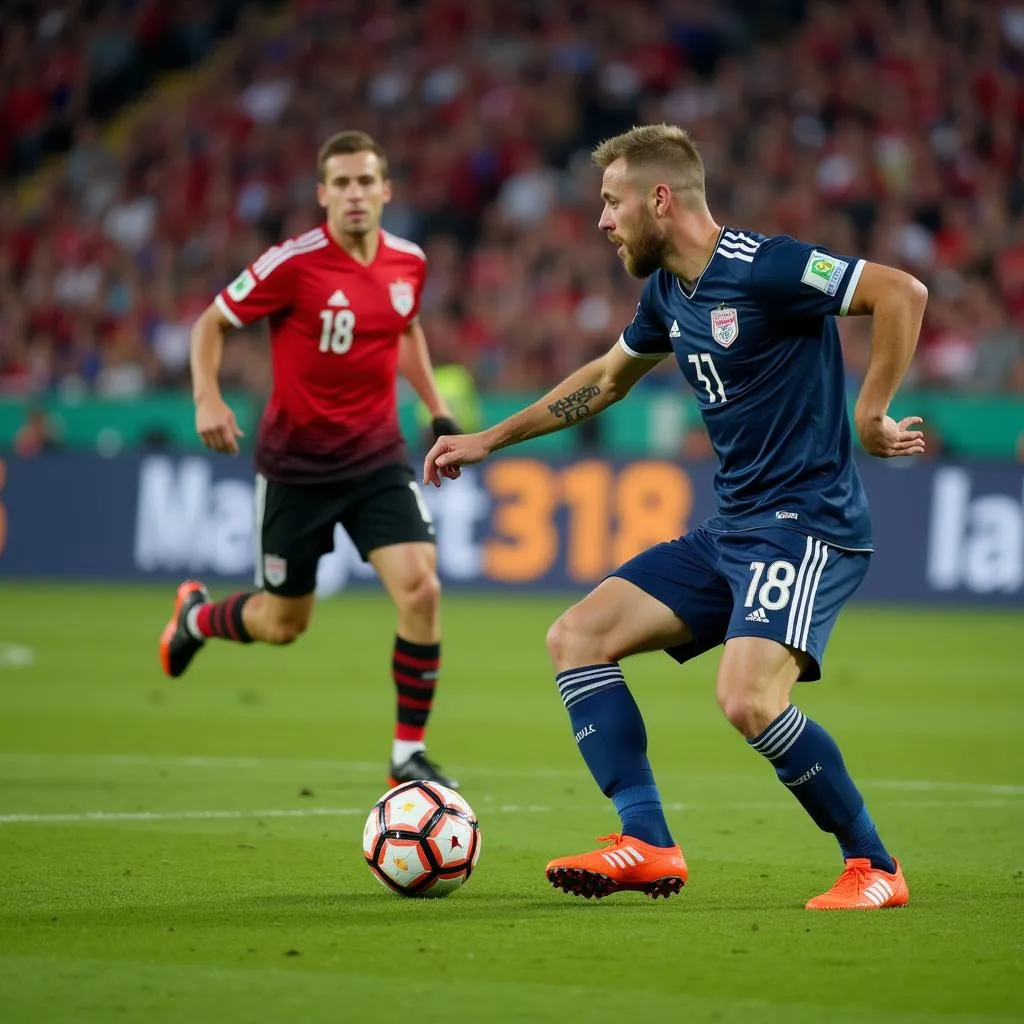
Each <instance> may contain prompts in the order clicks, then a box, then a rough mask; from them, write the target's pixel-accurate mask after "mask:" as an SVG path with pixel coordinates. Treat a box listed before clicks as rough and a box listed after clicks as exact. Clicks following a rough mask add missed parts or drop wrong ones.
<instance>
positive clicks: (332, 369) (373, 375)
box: [215, 224, 427, 483]
mask: <svg viewBox="0 0 1024 1024" xmlns="http://www.w3.org/2000/svg"><path fill="white" fill-rule="evenodd" d="M426 266H427V264H426V256H425V255H424V253H423V250H422V249H420V247H419V246H418V245H414V244H413V243H412V242H407V241H406V240H405V239H403V238H398V237H396V236H395V235H392V234H389V233H388V232H387V231H381V233H380V244H379V245H378V247H377V255H376V256H375V257H374V259H373V261H372V262H371V263H370V264H368V265H367V266H363V264H361V263H359V262H358V261H357V260H355V259H353V258H352V256H350V255H349V253H347V252H346V251H345V250H344V249H343V248H342V247H341V246H340V245H338V243H337V242H336V241H335V240H334V238H333V237H332V236H331V234H330V232H329V231H328V230H327V225H326V224H323V225H321V226H320V227H318V228H315V229H314V230H313V231H307V232H306V233H305V234H303V235H299V236H298V237H296V238H290V239H288V240H287V241H285V242H283V243H282V244H281V245H275V246H273V247H272V248H270V249H268V250H267V251H266V252H265V253H264V254H263V255H262V256H261V257H260V258H259V259H258V260H256V262H255V263H253V264H252V265H251V266H249V267H247V268H246V269H245V270H244V271H242V273H241V274H240V275H239V276H238V277H237V278H235V280H234V281H233V282H232V283H231V284H229V285H228V286H227V288H225V289H224V290H223V291H222V292H220V294H219V295H218V296H217V298H216V300H215V302H216V304H217V307H218V308H219V309H220V311H221V312H222V313H223V314H224V316H225V317H227V319H228V320H229V321H231V323H232V324H234V325H235V326H236V327H244V326H246V325H247V324H250V323H252V322H253V321H254V320H258V319H259V318H260V317H264V316H265V317H269V319H270V344H271V359H272V364H273V371H274V385H273V391H272V393H271V396H270V401H269V402H268V403H267V407H266V409H265V410H264V412H263V418H262V420H261V421H260V428H259V434H258V437H257V440H256V468H257V470H258V471H259V472H260V473H262V474H263V475H264V476H266V477H267V478H268V479H271V480H278V481H281V482H283V483H316V482H318V481H328V480H343V479H346V478H349V477H355V476H362V475H363V474H365V473H368V472H370V471H371V470H374V469H377V468H378V467H380V466H384V465H388V464H392V463H396V462H403V461H405V460H406V458H407V455H406V451H405V443H404V441H403V439H402V434H401V431H400V430H399V427H398V409H397V405H396V398H395V385H396V378H397V375H398V343H399V336H400V335H401V334H402V332H403V331H405V329H406V328H407V327H408V326H409V324H411V323H412V322H413V321H414V320H415V319H416V316H417V313H418V312H419V306H420V295H421V294H422V291H423V281H424V278H425V276H426Z"/></svg>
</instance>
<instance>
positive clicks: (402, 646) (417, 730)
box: [391, 636, 441, 743]
mask: <svg viewBox="0 0 1024 1024" xmlns="http://www.w3.org/2000/svg"><path fill="white" fill-rule="evenodd" d="M440 664H441V645H440V644H414V643H410V642H409V641H408V640H403V639H402V638H401V637H400V636H396V637H395V652H394V655H393V657H392V661H391V672H392V675H393V676H394V680H395V689H396V690H397V691H398V721H397V723H396V724H395V739H396V740H407V741H412V742H414V743H422V742H423V734H424V733H425V732H426V728H427V718H428V716H429V715H430V706H431V704H433V702H434V688H435V687H436V686H437V670H438V667H439V666H440Z"/></svg>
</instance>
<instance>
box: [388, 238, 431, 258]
mask: <svg viewBox="0 0 1024 1024" xmlns="http://www.w3.org/2000/svg"><path fill="white" fill-rule="evenodd" d="M380 237H381V239H382V240H383V242H384V244H385V245H386V246H387V247H388V248H389V249H394V250H395V251H396V252H405V253H408V254H409V255H410V256H419V258H420V259H421V260H424V261H426V258H427V254H426V253H425V252H424V251H423V250H422V249H421V248H420V247H419V246H418V245H417V244H416V243H415V242H410V241H409V240H408V239H407V238H399V237H398V235H393V234H391V232H390V231H381V233H380Z"/></svg>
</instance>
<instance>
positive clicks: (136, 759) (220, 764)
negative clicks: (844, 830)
mask: <svg viewBox="0 0 1024 1024" xmlns="http://www.w3.org/2000/svg"><path fill="white" fill-rule="evenodd" d="M59 761H71V762H73V763H82V762H84V763H86V764H95V765H109V766H110V767H114V768H116V767H152V768H222V769H228V770H243V771H254V770H260V769H263V770H266V769H273V770H275V771H281V770H287V771H292V772H295V771H327V772H336V773H339V774H340V773H344V772H353V773H366V774H377V773H379V772H380V771H381V762H379V761H341V760H333V759H330V758H271V757H206V756H201V755H200V756H188V755H185V756H173V755H149V754H14V753H0V764H3V763H7V764H46V763H55V762H59ZM459 767H460V771H462V772H464V773H466V774H467V775H470V774H471V775H475V776H482V777H485V778H486V777H492V778H513V779H514V778H536V779H568V778H571V779H577V778H581V777H584V776H585V770H584V769H583V768H582V767H580V768H577V769H571V768H530V767H527V766H523V767H521V768H520V767H512V766H510V767H496V766H493V765H478V766H477V767H463V766H461V765H460V766H459ZM659 774H660V776H661V777H663V778H681V777H685V778H687V779H691V780H694V781H699V780H721V781H746V782H750V781H753V780H754V779H755V778H757V776H754V775H751V774H745V775H741V774H731V775H729V774H722V773H707V772H705V773H697V772H695V773H692V774H691V773H682V772H671V771H666V772H661V773H659ZM856 782H857V783H858V784H859V785H861V786H864V787H866V788H870V789H890V790H896V791H903V792H911V793H913V792H920V793H941V792H949V793H983V794H988V795H992V796H1024V785H1015V784H1012V783H986V782H957V781H941V780H935V779H857V780H856Z"/></svg>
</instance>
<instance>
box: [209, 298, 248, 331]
mask: <svg viewBox="0 0 1024 1024" xmlns="http://www.w3.org/2000/svg"><path fill="white" fill-rule="evenodd" d="M213 301H214V304H215V305H216V307H217V308H218V309H219V310H220V311H221V312H222V313H223V314H224V318H225V319H226V320H227V321H228V323H229V324H231V326H232V327H244V326H245V324H243V323H242V321H241V320H239V319H238V314H237V313H236V312H235V311H234V310H233V309H232V308H231V307H230V306H229V305H228V304H227V303H226V302H225V301H224V296H223V295H218V296H217V298H215V299H214V300H213Z"/></svg>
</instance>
